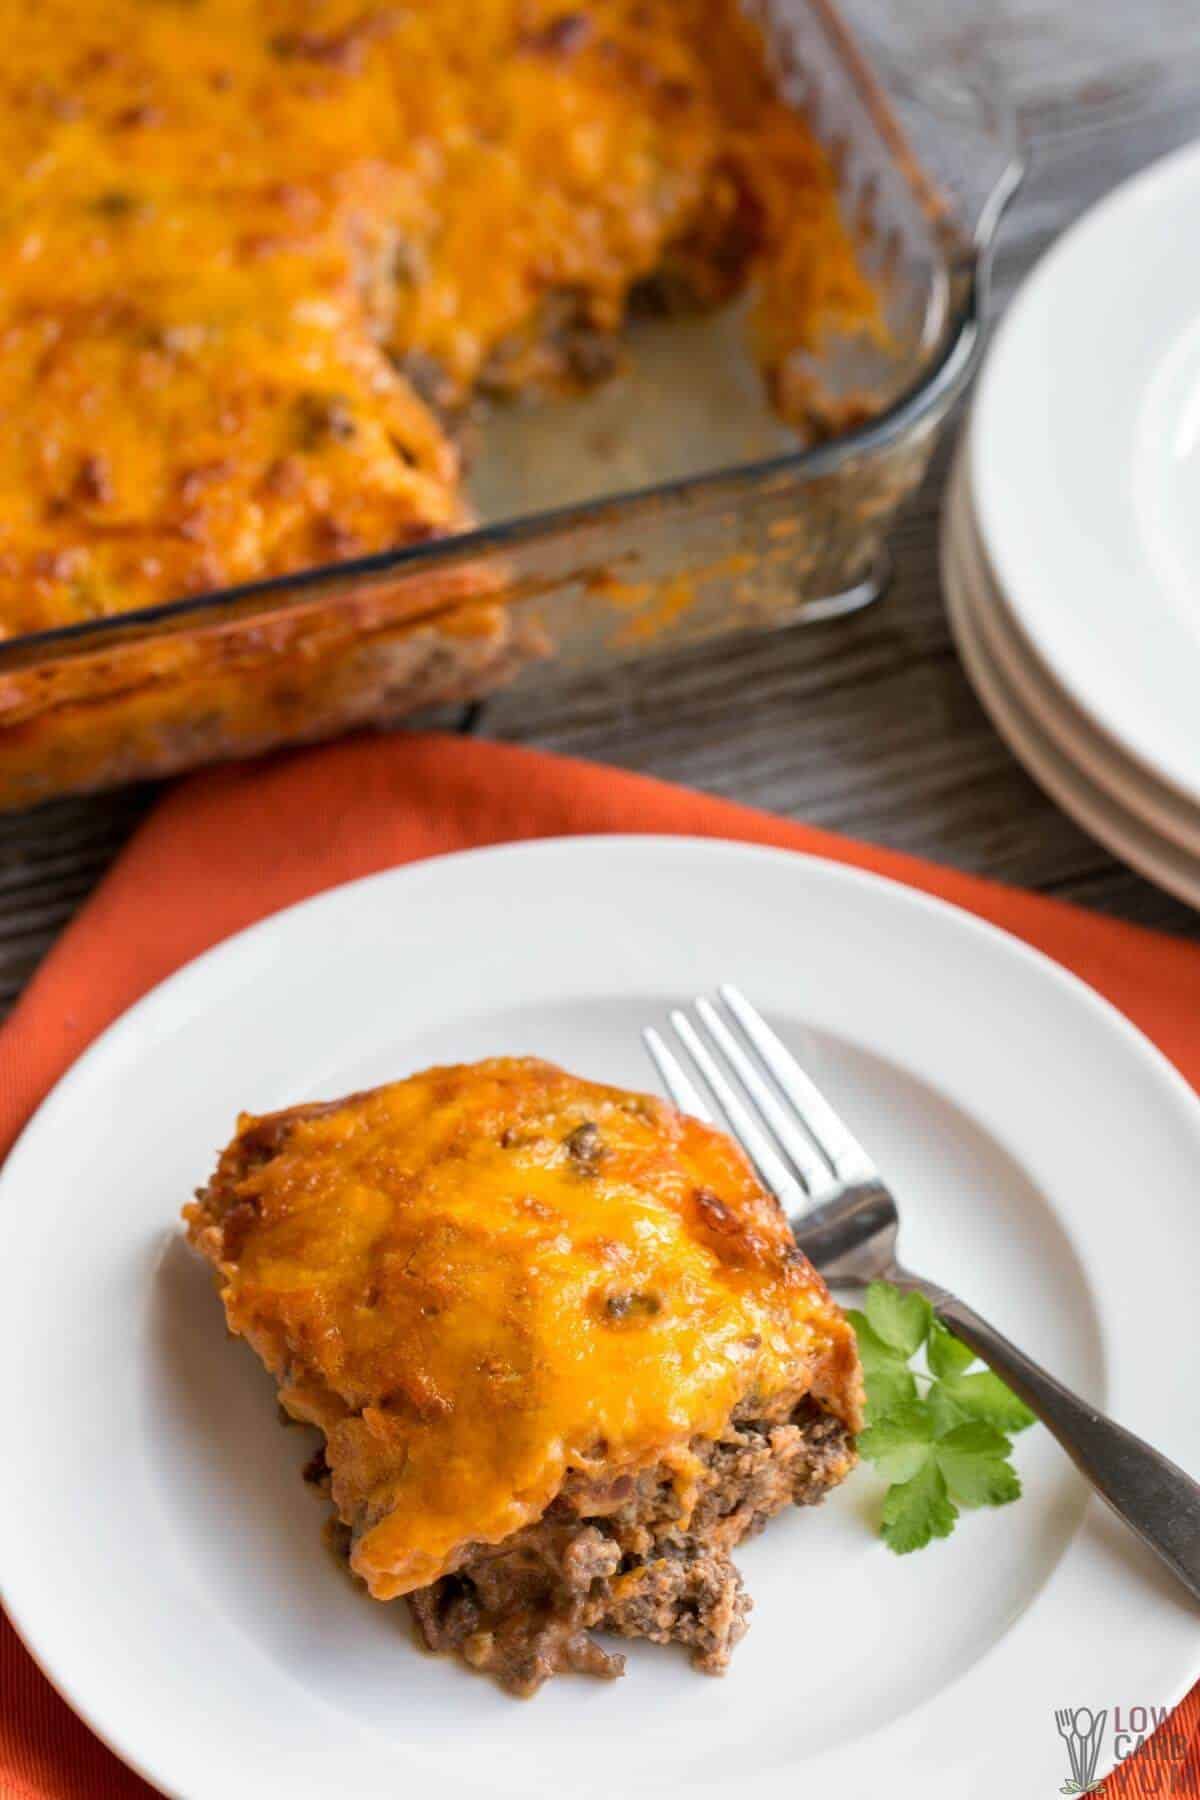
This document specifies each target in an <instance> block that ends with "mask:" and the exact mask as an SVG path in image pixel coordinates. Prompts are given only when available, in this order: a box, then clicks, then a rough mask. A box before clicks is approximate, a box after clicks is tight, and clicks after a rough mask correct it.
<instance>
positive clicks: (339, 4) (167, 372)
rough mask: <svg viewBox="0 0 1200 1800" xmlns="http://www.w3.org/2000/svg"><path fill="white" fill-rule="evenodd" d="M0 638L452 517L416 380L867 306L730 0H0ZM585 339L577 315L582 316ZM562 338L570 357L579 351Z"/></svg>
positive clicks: (357, 549) (817, 178) (778, 351)
mask: <svg viewBox="0 0 1200 1800" xmlns="http://www.w3.org/2000/svg"><path fill="white" fill-rule="evenodd" d="M0 31H2V33H3V42H4V56H3V58H2V59H0V415H2V416H3V418H4V422H5V429H4V431H3V433H0V630H3V631H4V632H6V633H8V634H13V633H16V632H22V631H28V630H32V629H38V628H42V627H46V626H52V625H62V624H69V623H72V622H75V621H78V620H83V619H88V618H92V617H95V616H98V615H103V614H107V613H113V612H120V611H124V610H127V609H129V608H131V607H135V606H139V605H146V604H150V603H153V602H156V601H161V600H167V599H172V598H175V597H177V596H181V595H186V594H191V593H197V592H200V591H205V590H210V589H214V588H219V587H221V586H224V585H227V584H230V583H233V582H238V581H245V580H249V579H252V578H257V577H261V576H264V575H270V574H278V573H283V572H287V571H289V570H294V569H297V568H302V567H307V566H311V565H313V564H318V563H327V562H329V561H333V560H337V559H340V558H344V557H348V556H352V555H355V554H360V553H365V552H368V551H373V550H378V549H381V548H385V547H388V546H391V545H394V544H402V543H406V542H412V541H414V540H419V539H421V538H423V537H428V536H429V535H430V534H434V533H443V532H446V531H451V530H453V529H455V528H457V527H460V526H461V525H462V524H463V523H464V522H465V520H466V519H467V513H466V509H465V507H464V504H463V501H462V497H461V492H460V485H459V470H458V464H457V458H456V455H455V452H454V449H453V447H452V445H451V442H450V440H449V439H448V438H447V436H446V434H445V432H444V430H443V427H442V424H441V423H440V421H439V417H438V416H436V415H435V413H434V411H432V410H431V408H430V404H429V401H430V400H431V399H432V400H433V401H434V403H435V404H436V406H437V407H438V408H439V409H440V410H441V411H444V410H445V409H447V408H450V409H453V408H454V407H456V406H458V405H459V404H461V403H462V401H463V400H464V399H465V398H466V397H467V396H468V395H469V394H470V393H471V392H472V391H473V390H475V389H476V388H478V387H480V386H483V387H486V388H496V389H508V390H511V389H514V388H520V387H523V386H526V385H528V384H529V383H531V382H536V381H540V380H544V379H547V378H554V377H555V376H558V375H562V374H563V373H564V372H567V371H569V370H570V368H571V367H572V365H573V363H576V364H578V363H580V361H581V360H582V362H583V363H586V361H587V354H586V345H587V343H588V342H589V334H590V340H592V341H594V338H595V335H596V334H598V333H608V332H612V331H613V330H615V329H616V328H617V327H618V326H619V325H620V323H621V319H622V315H623V312H624V309H625V306H626V302H627V300H628V297H629V295H630V292H631V291H632V290H633V289H634V288H635V287H636V285H637V284H638V283H639V282H641V281H642V280H643V279H644V278H646V277H648V276H651V275H659V276H664V277H666V278H668V280H669V281H674V282H677V284H678V285H679V286H682V287H683V288H685V289H686V290H687V292H688V293H689V294H690V295H691V297H692V298H693V299H695V300H699V301H700V302H701V303H703V302H706V301H712V300H717V299H720V298H722V297H723V296H724V295H725V294H727V293H729V292H731V291H732V290H733V289H734V288H736V287H737V286H739V285H740V284H741V283H743V282H744V281H745V279H746V278H747V275H748V273H749V272H750V269H751V267H752V266H755V267H757V268H758V270H759V272H760V273H761V276H762V303H761V309H760V336H761V339H762V347H763V356H764V360H765V362H766V363H767V364H768V366H770V365H772V364H774V363H777V362H778V361H779V360H780V358H781V357H784V356H786V354H787V353H788V351H789V350H790V348H792V347H794V346H797V345H800V346H805V345H808V346H811V345H812V344H813V343H815V342H816V341H817V339H818V338H819V336H820V334H821V332H822V331H823V330H824V329H825V328H826V327H827V326H829V325H831V324H832V325H838V324H845V323H847V322H851V323H857V322H861V320H862V319H863V318H864V316H866V315H867V314H869V312H870V310H871V304H872V302H871V297H870V295H869V292H868V290H867V289H866V287H865V285H864V283H863V280H862V278H861V276H860V275H859V272H858V270H857V268H856V266H855V260H854V256H853V253H852V250H851V248H850V244H849V240H848V238H847V236H846V234H845V232H844V231H843V229H842V227H841V224H840V222H839V219H838V214H837V206H836V200H835V193H834V182H833V178H832V175H831V172H830V169H829V167H828V164H827V163H826V160H825V158H824V156H823V154H822V153H821V151H820V150H819V149H818V147H817V145H816V143H815V141H814V140H813V138H812V136H811V134H810V133H809V130H808V128H807V126H806V125H805V123H804V121H803V120H802V119H801V118H800V117H799V116H798V115H797V114H796V113H795V112H793V111H792V110H791V109H789V108H788V107H787V106H785V105H784V104H783V103H782V101H781V100H779V99H778V97H777V96H776V94H775V92H774V87H773V84H772V82H771V79H770V77H769V75H768V72H767V68H766V62H765V58H764V54H763V48H762V44H761V42H760V40H759V37H758V34H757V32H756V31H755V30H754V28H753V27H751V26H750V25H749V24H748V23H747V22H746V20H745V18H744V17H743V15H742V12H741V9H740V7H739V6H738V4H737V0H586V3H585V4H583V5H580V6H579V7H577V8H570V9H564V7H563V6H562V5H561V4H558V5H553V4H547V3H546V0H403V3H402V4H395V3H394V0H38V4H37V5H29V4H28V3H27V0H0ZM581 334H582V336H581ZM581 343H582V344H583V345H584V346H585V349H584V351H583V352H582V353H581V352H580V350H579V346H580V344H581Z"/></svg>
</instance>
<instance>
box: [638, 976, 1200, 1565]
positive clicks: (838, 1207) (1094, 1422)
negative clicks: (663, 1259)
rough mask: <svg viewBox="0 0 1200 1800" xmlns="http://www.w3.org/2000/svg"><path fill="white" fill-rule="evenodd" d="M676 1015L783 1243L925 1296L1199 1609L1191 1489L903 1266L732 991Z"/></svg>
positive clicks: (791, 1066) (683, 1092) (891, 1234)
mask: <svg viewBox="0 0 1200 1800" xmlns="http://www.w3.org/2000/svg"><path fill="white" fill-rule="evenodd" d="M718 992H719V995H720V1001H721V1006H722V1008H723V1009H724V1010H723V1012H722V1011H719V1010H718V1008H717V1007H716V1006H714V1005H713V1003H712V1001H710V1000H706V999H699V1000H697V1001H696V1002H695V1014H696V1019H695V1022H694V1021H693V1020H692V1019H691V1018H689V1016H688V1014H687V1013H685V1012H682V1011H679V1010H676V1011H674V1012H672V1014H671V1025H672V1027H673V1029H674V1032H675V1036H676V1038H677V1039H678V1041H679V1044H680V1046H681V1047H682V1049H683V1051H684V1052H685V1053H686V1056H687V1058H688V1059H689V1060H690V1063H691V1065H692V1067H693V1068H694V1069H695V1070H696V1071H697V1073H698V1075H699V1077H700V1079H701V1080H702V1082H703V1084H704V1088H705V1089H706V1090H707V1092H708V1094H709V1095H711V1097H712V1099H713V1100H714V1101H715V1103H716V1106H717V1107H718V1108H719V1110H720V1113H721V1114H722V1115H723V1117H724V1120H725V1123H726V1124H727V1125H728V1127H729V1129H730V1130H731V1131H732V1133H733V1135H734V1137H736V1138H737V1139H738V1141H739V1142H740V1143H741V1145H742V1147H743V1149H744V1150H745V1151H746V1152H747V1153H748V1155H749V1156H750V1159H751V1161H752V1162H753V1163H754V1165H755V1167H756V1168H757V1170H758V1172H759V1174H760V1176H761V1177H762V1179H763V1181H764V1183H765V1184H766V1186H767V1187H768V1188H770V1189H771V1190H772V1191H773V1192H774V1193H775V1194H776V1195H777V1196H778V1198H779V1200H780V1202H781V1204H782V1205H783V1207H784V1210H785V1211H786V1212H787V1214H788V1217H789V1219H790V1222H791V1226H792V1230H793V1232H794V1233H795V1236H796V1241H797V1243H798V1244H799V1245H800V1248H801V1249H802V1250H803V1251H804V1252H805V1254H806V1255H807V1257H808V1259H809V1261H810V1262H812V1263H813V1264H814V1265H815V1266H816V1268H818V1269H819V1270H820V1272H821V1274H822V1275H823V1276H824V1277H825V1280H826V1281H827V1282H828V1283H829V1285H830V1287H833V1288H844V1287H864V1286H865V1285H866V1284H867V1283H868V1282H871V1281H888V1282H891V1283H892V1284H893V1285H894V1286H896V1287H899V1288H903V1289H916V1290H918V1291H919V1292H920V1293H922V1294H924V1295H926V1297H927V1298H928V1299H929V1300H930V1302H931V1303H932V1305H933V1310H934V1312H935V1314H936V1315H937V1317H938V1318H939V1319H941V1320H942V1322H943V1323H944V1324H945V1325H946V1326H947V1327H948V1329H949V1330H950V1331H952V1332H953V1333H954V1335H955V1337H957V1338H960V1339H961V1340H962V1342H963V1343H964V1344H967V1345H969V1346H970V1348H971V1349H972V1350H974V1352H975V1354H976V1355H977V1356H979V1357H981V1358H982V1359H983V1361H984V1362H985V1363H987V1364H988V1365H989V1367H991V1368H992V1369H994V1370H995V1372H996V1374H997V1375H999V1376H1001V1377H1002V1379H1003V1380H1004V1381H1006V1382H1007V1383H1008V1385H1009V1387H1010V1388H1012V1389H1013V1391H1014V1393H1016V1394H1018V1395H1019V1396H1020V1398H1021V1399H1022V1400H1024V1402H1025V1404H1026V1405H1027V1406H1029V1407H1031V1408H1032V1410H1033V1411H1034V1412H1035V1413H1036V1414H1037V1416H1038V1418H1039V1419H1041V1421H1042V1423H1043V1424H1044V1425H1046V1426H1048V1427H1049V1429H1050V1430H1051V1431H1052V1432H1053V1434H1054V1436H1055V1437H1056V1438H1057V1439H1058V1441H1059V1443H1060V1444H1061V1445H1062V1447H1063V1449H1064V1450H1065V1451H1066V1452H1067V1454H1068V1456H1070V1457H1071V1459H1072V1461H1073V1462H1074V1463H1075V1464H1076V1466H1077V1467H1078V1468H1079V1470H1080V1471H1081V1473H1082V1474H1083V1475H1084V1476H1086V1478H1087V1479H1088V1481H1090V1482H1091V1484H1092V1486H1093V1487H1094V1488H1095V1490H1096V1492H1097V1493H1098V1494H1099V1495H1101V1497H1102V1498H1103V1499H1104V1500H1106V1501H1107V1502H1108V1504H1109V1506H1111V1507H1112V1509H1113V1511H1114V1512H1115V1513H1116V1514H1117V1516H1118V1517H1119V1518H1121V1519H1124V1521H1125V1523H1126V1524H1127V1525H1129V1526H1130V1527H1131V1528H1132V1529H1133V1530H1134V1531H1136V1532H1137V1534H1138V1536H1139V1537H1140V1538H1142V1539H1144V1540H1145V1542H1146V1543H1147V1544H1149V1546H1150V1548H1151V1549H1152V1550H1154V1551H1156V1552H1157V1554H1158V1555H1159V1556H1160V1557H1161V1558H1162V1560H1163V1561H1164V1562H1165V1563H1166V1565H1167V1567H1168V1568H1169V1569H1170V1570H1171V1571H1172V1572H1173V1574H1175V1575H1176V1576H1177V1577H1178V1578H1179V1580H1180V1581H1181V1582H1182V1583H1183V1585H1184V1587H1186V1588H1187V1590H1188V1592H1189V1593H1190V1594H1191V1595H1192V1597H1193V1598H1194V1599H1197V1600H1200V1485H1197V1483H1196V1482H1194V1481H1193V1480H1192V1479H1191V1477H1190V1476H1188V1475H1185V1474H1184V1472H1183V1470H1182V1469H1180V1468H1178V1467H1177V1466H1176V1465H1175V1464H1174V1463H1173V1462H1170V1461H1168V1459H1167V1458H1166V1457H1165V1456H1162V1455H1160V1454H1159V1452H1158V1451H1157V1450H1155V1449H1152V1448H1151V1446H1150V1445H1149V1444H1147V1443H1145V1442H1143V1440H1142V1439H1141V1438H1139V1437H1135V1436H1134V1435H1133V1433H1132V1432H1130V1431H1126V1430H1125V1428H1124V1427H1123V1426H1121V1425H1117V1424H1116V1423H1115V1422H1114V1421H1113V1420H1112V1419H1109V1418H1106V1417H1105V1415H1104V1414H1103V1413H1102V1412H1098V1411H1097V1409H1096V1408H1095V1407H1094V1406H1089V1405H1088V1403H1087V1402H1086V1401H1085V1400H1081V1399H1080V1398H1079V1397H1078V1395H1076V1394H1073V1393H1071V1391H1070V1389H1069V1388H1066V1387H1064V1386H1063V1385H1062V1383H1061V1382H1060V1381H1056V1380H1055V1378H1054V1377H1053V1375H1050V1374H1048V1373H1047V1371H1046V1370H1045V1369H1043V1368H1041V1367H1040V1366H1039V1365H1038V1364H1037V1363H1035V1362H1034V1361H1033V1359H1032V1357H1028V1356H1026V1355H1025V1353H1024V1352H1023V1351H1022V1350H1018V1348H1017V1346H1016V1345H1015V1344H1013V1343H1011V1342H1010V1341H1009V1339H1008V1338H1006V1337H1004V1336H1002V1335H1001V1333H1000V1332H998V1331H997V1330H996V1329H995V1327H994V1326H992V1325H989V1324H988V1322H987V1320H986V1319H982V1318H981V1317H980V1316H979V1314H978V1313H977V1312H975V1311H974V1310H973V1308H971V1307H969V1306H968V1305H967V1304H966V1302H965V1301H962V1300H959V1299H958V1298H957V1297H956V1296H955V1295H954V1294H951V1293H949V1292H947V1290H946V1289H945V1288H942V1287H938V1286H937V1284H936V1283H935V1282H932V1281H926V1280H925V1279H924V1277H923V1276H920V1275H916V1274H914V1273H913V1272H912V1270H911V1269H906V1268H904V1267H903V1266H902V1265H901V1263H900V1262H899V1261H898V1260H897V1256H896V1236H897V1232H898V1230H899V1225H900V1218H899V1214H898V1212H897V1210H896V1202H895V1200H894V1199H893V1197H892V1194H891V1192H890V1190H889V1189H888V1187H887V1186H886V1184H885V1182H884V1180H883V1178H882V1176H881V1175H880V1173H879V1170H878V1169H877V1168H876V1167H875V1164H874V1163H873V1162H872V1161H871V1158H870V1157H869V1156H868V1155H867V1152H866V1151H865V1150H864V1149H863V1147H862V1145H861V1144H860V1143H859V1142H858V1140H857V1138H855V1137H854V1135H853V1134H852V1133H851V1132H850V1130H849V1129H848V1128H847V1126H846V1125H845V1124H844V1123H843V1121H842V1120H841V1119H840V1118H839V1117H838V1115H837V1113H836V1112H835V1111H834V1110H833V1107H832V1106H831V1105H830V1104H829V1102H828V1100H826V1098H825V1097H824V1095H823V1094H821V1093H820V1092H819V1091H818V1089H817V1088H816V1087H815V1086H814V1084H813V1082H812V1081H811V1080H810V1078H809V1077H808V1076H807V1075H806V1074H805V1073H804V1071H803V1069H802V1068H801V1067H800V1065H799V1063H798V1062H797V1061H796V1059H795V1057H794V1056H792V1054H791V1052H790V1051H789V1050H788V1049H787V1048H786V1047H785V1045H784V1044H783V1043H782V1042H781V1040H780V1039H779V1038H778V1037H777V1036H776V1034H775V1032H774V1031H772V1029H771V1027H770V1026H769V1025H768V1024H767V1022H766V1020H765V1019H764V1018H763V1017H762V1016H761V1014H760V1013H758V1012H757V1011H756V1010H755V1008H754V1007H753V1006H751V1005H750V1002H749V1001H748V1000H747V999H746V998H745V997H744V995H742V994H741V993H740V992H739V991H738V989H737V988H735V987H730V986H724V987H721V988H720V989H719V990H718ZM643 1037H644V1038H645V1042H646V1048H647V1049H648V1050H649V1052H650V1055H651V1057H652V1059H653V1061H654V1064H655V1067H656V1068H657V1069H658V1072H659V1074H660V1075H661V1076H662V1079H663V1081H664V1083H665V1084H666V1087H667V1091H668V1092H669V1093H670V1095H671V1098H672V1099H673V1100H674V1101H675V1103H676V1105H677V1106H679V1107H680V1108H681V1110H682V1111H684V1112H687V1113H691V1114H692V1115H693V1116H694V1117H695V1118H698V1119H701V1120H704V1121H706V1122H707V1123H709V1124H714V1123H716V1122H717V1121H716V1120H715V1119H714V1116H713V1111H712V1109H711V1107H710V1106H709V1103H708V1101H707V1100H706V1099H705V1097H704V1094H703V1093H702V1092H701V1089H700V1088H699V1087H698V1086H697V1084H696V1082H695V1080H693V1078H692V1076H691V1075H690V1074H688V1073H687V1071H686V1069H685V1067H684V1064H683V1062H682V1061H681V1060H680V1058H679V1057H678V1056H676V1054H675V1053H674V1051H672V1050H670V1049H668V1047H667V1045H666V1043H665V1042H664V1040H663V1038H662V1037H661V1036H660V1034H659V1033H658V1032H657V1031H655V1030H654V1029H653V1028H652V1027H651V1028H649V1029H647V1030H646V1031H645V1032H644V1033H643Z"/></svg>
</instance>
